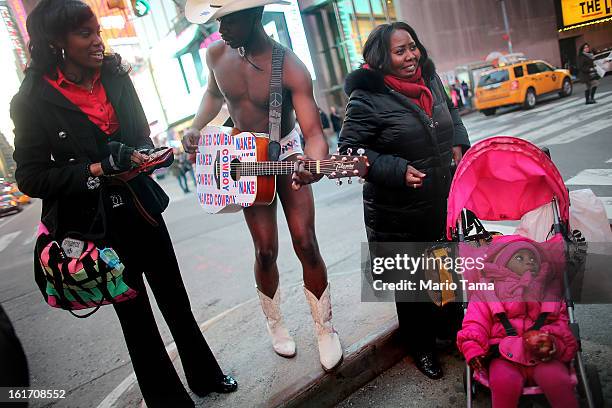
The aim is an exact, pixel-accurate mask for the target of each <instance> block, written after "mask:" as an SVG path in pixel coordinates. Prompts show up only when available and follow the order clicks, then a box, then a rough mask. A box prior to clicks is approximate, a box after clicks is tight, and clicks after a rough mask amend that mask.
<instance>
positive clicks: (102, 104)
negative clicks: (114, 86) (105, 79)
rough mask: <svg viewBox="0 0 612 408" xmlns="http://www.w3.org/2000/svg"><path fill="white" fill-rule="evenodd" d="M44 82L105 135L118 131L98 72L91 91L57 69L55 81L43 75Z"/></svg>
mask: <svg viewBox="0 0 612 408" xmlns="http://www.w3.org/2000/svg"><path fill="white" fill-rule="evenodd" d="M45 80H47V82H48V83H49V84H50V85H51V86H52V87H54V88H55V89H57V90H58V91H59V92H60V93H61V94H62V95H64V96H65V97H66V99H68V100H69V101H70V102H72V103H73V104H75V105H76V106H77V107H78V108H79V109H80V110H81V111H83V113H84V114H86V115H87V117H88V118H89V120H90V121H92V122H93V123H94V124H95V125H96V126H98V127H99V128H100V129H101V130H102V131H103V132H104V133H106V134H107V135H111V134H113V133H115V132H116V131H117V130H118V129H119V120H118V119H117V115H116V113H115V109H114V108H113V105H111V103H110V101H109V100H108V98H107V97H106V91H105V90H104V87H103V86H102V82H101V81H100V72H99V71H98V72H96V74H95V75H94V78H93V87H92V89H91V91H88V90H87V89H85V88H83V87H81V86H78V85H77V84H75V83H74V82H70V81H69V80H68V79H66V77H65V76H64V74H63V73H62V71H61V70H60V69H59V68H58V70H57V79H51V78H49V77H48V76H46V75H45Z"/></svg>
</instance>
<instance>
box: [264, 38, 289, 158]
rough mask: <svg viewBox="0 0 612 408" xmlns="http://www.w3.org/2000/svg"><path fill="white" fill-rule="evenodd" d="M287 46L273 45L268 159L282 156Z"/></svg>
mask: <svg viewBox="0 0 612 408" xmlns="http://www.w3.org/2000/svg"><path fill="white" fill-rule="evenodd" d="M284 59H285V48H284V47H283V46H282V45H280V44H278V43H277V42H274V45H273V47H272V73H271V75H270V102H269V115H268V120H269V122H270V126H269V133H270V144H269V145H268V160H270V161H278V158H279V156H280V139H281V119H282V116H283V61H284Z"/></svg>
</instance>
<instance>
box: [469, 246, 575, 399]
mask: <svg viewBox="0 0 612 408" xmlns="http://www.w3.org/2000/svg"><path fill="white" fill-rule="evenodd" d="M532 242H533V241H529V240H519V241H514V242H511V243H504V244H503V245H501V246H498V248H495V249H493V254H490V253H488V254H487V255H493V256H488V259H492V258H493V259H494V263H485V264H484V268H483V276H484V280H486V281H487V282H493V283H494V285H495V291H488V292H487V291H480V292H478V293H476V294H474V296H473V297H472V298H471V300H470V303H469V305H468V309H467V313H466V315H465V317H464V320H463V326H462V329H461V330H460V331H459V333H458V334H457V346H458V347H459V350H460V351H461V353H463V355H464V356H465V359H466V361H468V362H469V361H471V360H472V358H474V357H478V356H485V355H487V353H489V351H490V350H491V348H492V346H497V347H498V348H499V355H498V356H496V357H494V358H493V359H492V360H491V363H490V365H489V367H488V374H489V386H490V388H491V393H492V399H493V408H501V407H504V408H505V407H512V408H515V407H516V406H517V405H518V401H519V398H520V396H521V394H522V390H523V386H524V385H525V383H526V382H527V383H536V384H537V385H538V386H539V387H540V388H541V389H542V391H543V392H544V394H545V395H546V397H547V399H548V401H549V402H550V404H551V405H552V406H553V407H554V408H557V407H577V406H578V403H577V401H576V397H575V395H574V391H573V387H572V384H571V379H570V375H569V370H568V366H567V364H566V363H568V362H570V361H571V360H572V359H573V358H574V356H575V354H576V351H577V349H578V344H577V342H576V339H575V338H574V335H573V334H572V332H571V331H570V329H569V326H568V321H569V318H568V315H567V311H566V310H565V307H564V304H563V303H562V302H561V301H550V300H551V297H550V296H546V295H545V292H546V290H547V289H546V288H547V285H546V281H547V279H549V278H550V277H551V276H552V274H551V267H550V264H549V263H548V262H546V261H543V262H542V263H540V270H539V272H538V274H537V275H536V276H533V275H532V274H531V273H525V274H523V275H522V276H520V275H518V274H516V273H514V272H513V271H511V270H510V269H508V268H507V267H506V266H505V265H506V264H507V261H508V259H510V257H511V256H512V255H513V254H514V253H516V252H517V251H518V250H519V249H529V250H531V251H532V252H533V253H534V254H537V258H538V262H539V261H540V259H541V258H543V257H544V256H543V254H542V253H541V252H540V251H539V249H538V248H537V247H536V246H535V245H534V244H533V243H532ZM536 299H542V300H545V301H542V302H540V301H536ZM502 313H505V315H506V316H507V319H508V321H509V322H510V323H511V325H512V327H513V328H514V329H515V330H516V332H517V335H518V336H508V334H507V332H506V329H505V328H504V325H503V324H502V321H501V320H500V314H502ZM541 313H548V315H547V316H546V320H545V322H544V324H543V325H542V326H541V328H540V331H542V332H546V333H549V334H551V335H552V336H553V341H554V345H555V348H556V352H555V354H554V355H553V358H552V359H551V360H549V361H547V362H542V361H541V360H539V359H537V358H535V357H534V356H533V355H531V352H530V351H529V350H527V349H525V348H524V346H523V339H522V334H523V333H525V332H526V331H528V330H529V329H530V328H531V327H532V326H533V325H534V323H535V322H536V320H537V319H538V317H539V316H540V314H541Z"/></svg>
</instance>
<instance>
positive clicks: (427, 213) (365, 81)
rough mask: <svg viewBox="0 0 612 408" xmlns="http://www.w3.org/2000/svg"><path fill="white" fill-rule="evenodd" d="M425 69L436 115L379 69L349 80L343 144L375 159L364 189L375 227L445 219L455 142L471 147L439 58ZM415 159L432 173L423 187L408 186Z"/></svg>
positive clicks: (393, 228)
mask: <svg viewBox="0 0 612 408" xmlns="http://www.w3.org/2000/svg"><path fill="white" fill-rule="evenodd" d="M422 72H423V78H424V79H425V84H426V85H427V86H428V88H429V89H430V90H431V92H432V94H433V97H434V109H433V117H432V118H430V117H429V116H428V115H427V114H426V113H425V112H424V111H423V110H422V109H421V108H420V107H418V106H417V105H416V104H415V103H413V102H412V101H411V100H410V99H409V98H408V97H406V96H404V95H402V94H400V93H398V92H396V91H394V90H392V89H390V88H389V87H387V86H386V85H385V83H384V78H383V75H382V74H381V73H380V72H378V71H373V70H369V69H363V68H361V69H358V70H356V71H354V72H352V73H351V74H349V76H348V77H347V79H346V84H345V91H346V93H347V95H349V102H348V105H347V110H346V118H345V120H344V124H343V127H342V131H341V132H340V138H339V142H340V149H341V151H342V152H345V151H346V150H347V148H351V149H352V150H353V154H354V153H355V152H356V151H357V150H358V149H359V148H363V149H365V154H366V156H367V157H368V160H369V162H370V169H369V173H368V176H367V178H366V184H365V185H364V189H363V200H364V211H365V223H366V227H367V228H368V229H369V230H373V231H376V232H380V233H404V232H409V231H407V229H410V227H409V226H410V225H414V226H415V228H416V226H417V225H422V221H423V219H424V217H425V218H430V217H432V216H433V217H434V218H436V219H435V220H433V219H430V220H429V221H430V222H432V223H433V224H436V225H438V224H440V223H443V219H444V217H445V212H446V198H447V196H448V190H449V188H450V182H451V171H450V166H451V162H452V147H453V146H458V145H462V146H465V147H466V148H467V147H469V140H468V135H467V131H466V130H465V127H464V126H463V123H462V121H461V118H460V117H459V114H458V112H457V109H455V108H454V107H453V106H452V103H451V102H450V100H449V98H448V96H447V95H446V92H445V91H444V88H443V85H442V82H441V81H440V78H439V77H438V75H437V74H436V73H435V68H434V66H433V63H432V62H431V61H429V60H428V61H426V62H425V63H424V64H423V67H422ZM409 164H410V165H411V166H413V167H414V168H416V169H417V170H420V171H422V172H423V173H425V174H426V175H427V176H426V178H425V179H424V182H423V186H422V187H421V188H417V189H414V188H411V187H408V186H406V184H405V173H406V167H407V166H408V165H409ZM430 225H432V224H430ZM438 228H439V225H438V226H437V227H436V228H435V229H438ZM436 234H437V233H436ZM368 235H369V236H370V233H368Z"/></svg>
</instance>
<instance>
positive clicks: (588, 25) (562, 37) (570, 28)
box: [555, 0, 612, 69]
mask: <svg viewBox="0 0 612 408" xmlns="http://www.w3.org/2000/svg"><path fill="white" fill-rule="evenodd" d="M555 5H556V7H557V28H558V32H559V47H560V49H561V60H562V62H563V65H564V66H567V67H568V68H572V69H574V68H575V65H576V56H577V54H578V50H579V48H580V46H581V45H582V44H584V43H588V44H589V45H590V46H591V48H593V49H595V52H599V51H603V50H609V49H612V0H556V1H555Z"/></svg>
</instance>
